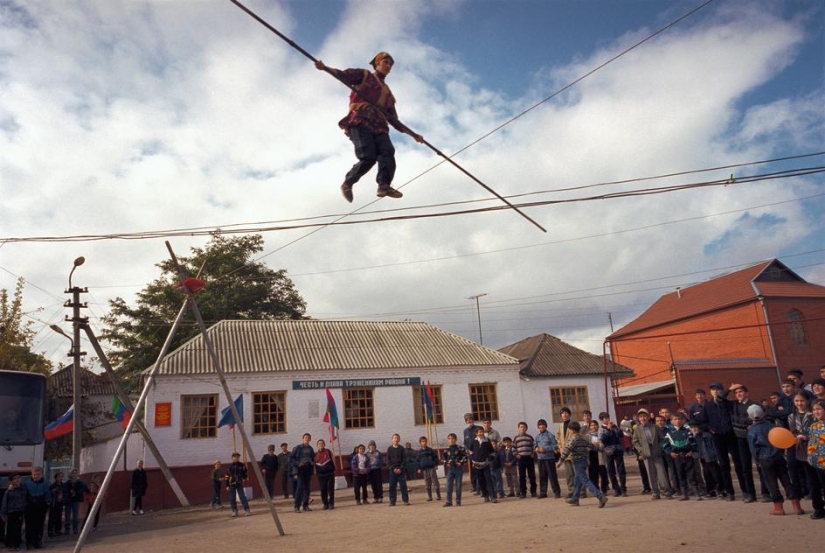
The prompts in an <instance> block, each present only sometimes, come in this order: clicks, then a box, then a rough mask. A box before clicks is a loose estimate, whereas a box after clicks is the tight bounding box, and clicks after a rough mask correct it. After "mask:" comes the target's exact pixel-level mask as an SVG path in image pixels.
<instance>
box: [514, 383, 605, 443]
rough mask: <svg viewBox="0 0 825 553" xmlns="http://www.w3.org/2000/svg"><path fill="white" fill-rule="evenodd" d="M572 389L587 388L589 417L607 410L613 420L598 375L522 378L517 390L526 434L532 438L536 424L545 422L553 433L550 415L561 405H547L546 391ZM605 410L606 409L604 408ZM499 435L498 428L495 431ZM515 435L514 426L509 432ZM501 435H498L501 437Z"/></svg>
mask: <svg viewBox="0 0 825 553" xmlns="http://www.w3.org/2000/svg"><path fill="white" fill-rule="evenodd" d="M575 386H587V395H588V397H589V399H590V410H591V411H593V417H594V418H595V417H597V416H598V414H599V412H600V411H607V412H608V413H610V416H611V417H612V418H613V420H614V422H615V420H616V418H615V417H616V410H615V408H614V406H613V400H612V398H610V396H609V395H608V399H609V400H605V395H604V379H603V378H602V377H601V376H576V377H552V378H534V377H530V379H529V380H527V379H522V381H521V389H522V394H523V397H524V411H525V415H526V417H527V418H526V420H525V422H527V426H528V428H529V429H530V432H531V433H532V434H534V435H535V432H536V421H538V420H539V419H545V420H546V421H547V424H548V430H550V431H551V432H553V433H555V432H556V429H557V428H558V424H555V423H554V422H553V413H558V411H559V409H561V408H562V407H564V406H563V405H551V404H550V388H551V387H552V388H565V387H575ZM607 392H608V394H610V384H608V390H607ZM608 406H609V408H606V407H608ZM498 430H499V432H501V429H498ZM510 431H511V432H515V427H513V429H511V430H510ZM503 436H504V434H503V433H502V437H503Z"/></svg>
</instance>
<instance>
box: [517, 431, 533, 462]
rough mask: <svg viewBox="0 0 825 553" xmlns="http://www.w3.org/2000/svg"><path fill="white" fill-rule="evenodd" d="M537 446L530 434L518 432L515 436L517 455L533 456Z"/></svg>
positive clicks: (519, 456) (520, 456)
mask: <svg viewBox="0 0 825 553" xmlns="http://www.w3.org/2000/svg"><path fill="white" fill-rule="evenodd" d="M535 447H536V441H535V440H534V439H533V436H531V435H530V434H516V437H515V438H513V449H515V450H516V457H518V458H519V459H521V458H522V457H532V456H533V452H534V450H535Z"/></svg>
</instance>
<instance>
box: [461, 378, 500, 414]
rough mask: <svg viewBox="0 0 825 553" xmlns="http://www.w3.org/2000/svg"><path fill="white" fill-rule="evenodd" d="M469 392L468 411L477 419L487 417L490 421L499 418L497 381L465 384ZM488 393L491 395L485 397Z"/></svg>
mask: <svg viewBox="0 0 825 553" xmlns="http://www.w3.org/2000/svg"><path fill="white" fill-rule="evenodd" d="M467 389H468V391H469V394H470V412H471V413H472V414H473V417H475V420H477V421H483V420H484V419H485V418H488V417H489V419H490V420H491V421H497V420H500V418H499V414H500V412H501V411H500V410H499V408H498V383H497V382H471V383H469V384H467ZM488 395H490V396H492V397H487V396H488Z"/></svg>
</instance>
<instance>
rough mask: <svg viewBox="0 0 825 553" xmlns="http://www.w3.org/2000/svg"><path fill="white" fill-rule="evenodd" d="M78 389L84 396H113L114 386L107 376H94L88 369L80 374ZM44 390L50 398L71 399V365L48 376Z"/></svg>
mask: <svg viewBox="0 0 825 553" xmlns="http://www.w3.org/2000/svg"><path fill="white" fill-rule="evenodd" d="M80 388H81V390H83V395H84V396H103V395H112V396H114V395H115V386H114V384H112V381H111V379H109V377H108V376H107V375H103V374H95V373H93V372H92V371H90V370H88V369H83V371H82V372H81V373H80ZM46 389H47V390H48V391H49V395H50V396H52V397H61V398H71V397H72V365H67V366H65V367H63V368H62V369H60V370H59V371H57V372H55V373H53V374H51V375H49V378H48V380H47V381H46Z"/></svg>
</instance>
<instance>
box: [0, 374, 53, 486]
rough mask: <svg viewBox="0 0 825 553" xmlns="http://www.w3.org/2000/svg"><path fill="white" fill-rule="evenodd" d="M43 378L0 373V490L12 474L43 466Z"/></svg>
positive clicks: (44, 393) (23, 472)
mask: <svg viewBox="0 0 825 553" xmlns="http://www.w3.org/2000/svg"><path fill="white" fill-rule="evenodd" d="M45 404H46V377H45V376H43V375H42V374H36V373H27V372H18V371H0V488H2V489H5V488H7V487H8V479H9V477H10V476H11V475H12V474H20V475H29V474H31V470H32V468H33V467H38V466H43V451H44V446H45V441H44V438H43V426H44V424H43V418H44V412H45Z"/></svg>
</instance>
